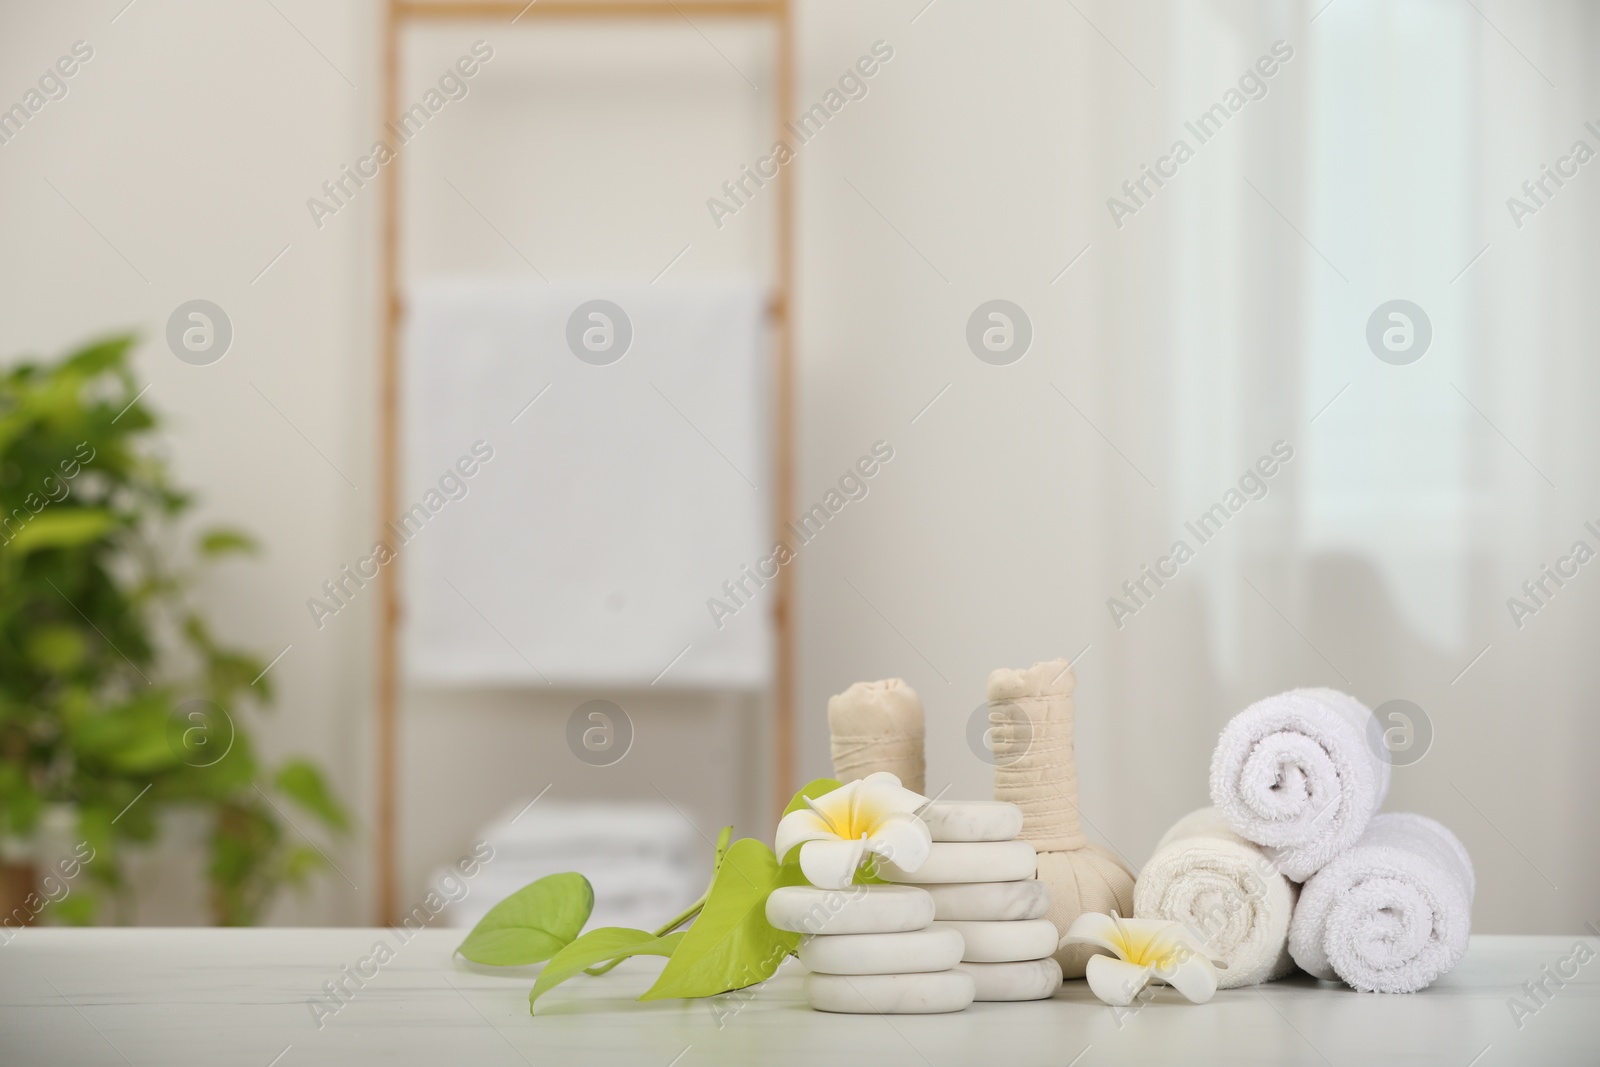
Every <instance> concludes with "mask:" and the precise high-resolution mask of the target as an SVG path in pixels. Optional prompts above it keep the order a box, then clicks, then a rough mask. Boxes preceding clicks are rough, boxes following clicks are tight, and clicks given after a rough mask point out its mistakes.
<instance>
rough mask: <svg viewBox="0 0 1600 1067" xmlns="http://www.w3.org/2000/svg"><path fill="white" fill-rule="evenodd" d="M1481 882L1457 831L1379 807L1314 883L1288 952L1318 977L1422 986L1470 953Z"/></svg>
mask: <svg viewBox="0 0 1600 1067" xmlns="http://www.w3.org/2000/svg"><path fill="white" fill-rule="evenodd" d="M1475 890H1476V883H1475V881H1474V879H1473V874H1472V860H1471V859H1470V858H1469V857H1468V856H1467V850H1466V849H1465V848H1464V847H1462V844H1461V842H1460V841H1458V840H1456V836H1455V835H1454V834H1452V833H1451V832H1450V831H1449V830H1446V829H1445V828H1444V827H1443V826H1441V825H1439V824H1438V823H1437V822H1434V821H1433V820H1432V819H1430V818H1427V817H1426V816H1423V815H1409V814H1405V813H1401V812H1391V813H1387V814H1384V815H1379V816H1377V817H1376V818H1375V819H1373V820H1372V822H1371V824H1370V825H1368V827H1367V832H1366V833H1365V834H1363V835H1361V840H1360V841H1358V842H1356V844H1355V847H1354V848H1352V849H1350V851H1348V852H1346V853H1344V854H1343V855H1341V856H1340V857H1339V858H1337V859H1335V860H1334V861H1333V862H1332V863H1330V864H1328V865H1327V866H1326V867H1324V868H1323V869H1322V870H1320V871H1318V872H1317V874H1316V877H1314V878H1312V879H1311V880H1310V881H1308V882H1307V883H1306V884H1305V886H1304V888H1303V889H1302V891H1301V893H1300V906H1299V907H1298V908H1296V909H1295V913H1294V921H1293V922H1291V923H1290V924H1289V953H1290V954H1291V955H1292V956H1293V957H1294V961H1295V962H1296V963H1298V964H1299V965H1300V966H1302V967H1304V968H1305V969H1306V970H1307V971H1310V972H1311V973H1312V974H1314V975H1316V976H1317V977H1318V978H1328V979H1332V978H1343V979H1344V980H1345V981H1346V982H1348V983H1349V984H1350V985H1351V986H1353V987H1355V988H1356V989H1359V990H1362V991H1363V992H1367V993H1415V992H1416V991H1417V990H1419V989H1424V988H1426V987H1427V986H1428V985H1429V984H1430V983H1431V982H1432V981H1433V980H1434V979H1435V978H1438V977H1439V976H1440V975H1442V974H1444V973H1445V972H1447V971H1449V970H1450V968H1452V967H1454V966H1455V965H1456V963H1457V962H1458V961H1459V960H1460V959H1461V956H1462V954H1463V953H1465V952H1466V951H1467V934H1468V933H1469V932H1470V931H1471V927H1472V896H1473V893H1474V892H1475Z"/></svg>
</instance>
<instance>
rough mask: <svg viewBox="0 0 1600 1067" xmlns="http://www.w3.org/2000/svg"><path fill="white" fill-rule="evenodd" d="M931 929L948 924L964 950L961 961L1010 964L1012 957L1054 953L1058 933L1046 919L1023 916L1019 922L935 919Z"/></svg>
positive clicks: (1032, 957)
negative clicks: (946, 920)
mask: <svg viewBox="0 0 1600 1067" xmlns="http://www.w3.org/2000/svg"><path fill="white" fill-rule="evenodd" d="M933 925H934V928H935V929H938V928H939V927H941V926H948V927H950V928H951V929H953V930H955V931H956V932H957V933H958V934H960V935H961V940H962V941H964V942H965V943H966V946H967V951H966V952H965V953H964V954H963V955H962V957H961V959H962V962H964V963H1011V962H1013V961H1015V960H1041V959H1044V958H1045V957H1046V956H1053V955H1055V951H1056V945H1057V943H1058V942H1059V941H1060V940H1061V935H1060V934H1058V933H1057V932H1056V927H1055V924H1054V923H1052V922H1051V921H1050V920H1049V919H1023V920H1022V921H1021V922H1003V923H986V922H965V921H959V920H958V921H954V922H936V923H934V924H933Z"/></svg>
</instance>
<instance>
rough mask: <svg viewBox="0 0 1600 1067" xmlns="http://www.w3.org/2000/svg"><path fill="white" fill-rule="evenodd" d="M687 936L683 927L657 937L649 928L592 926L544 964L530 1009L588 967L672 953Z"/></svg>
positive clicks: (531, 1010) (530, 1001)
mask: <svg viewBox="0 0 1600 1067" xmlns="http://www.w3.org/2000/svg"><path fill="white" fill-rule="evenodd" d="M684 936H685V935H684V934H683V933H682V932H681V931H680V932H679V933H675V934H667V935H666V936H665V937H657V936H656V935H655V934H652V933H650V932H649V931H647V930H630V929H628V928H627V927H626V926H602V927H600V929H598V930H590V931H589V932H588V933H586V934H584V935H583V936H582V937H580V938H578V940H576V941H574V942H573V943H572V944H570V945H568V946H567V947H566V948H564V949H562V950H561V951H560V952H557V953H556V954H555V955H554V956H552V957H551V958H550V962H549V963H547V964H545V965H544V970H542V971H540V972H539V980H538V981H537V982H536V983H534V986H533V992H531V993H529V994H528V1011H529V1013H530V1014H531V1013H532V1012H533V1003H534V1001H536V1000H538V999H539V998H540V997H541V996H543V995H544V994H545V993H548V992H549V991H550V990H551V989H553V988H554V987H556V986H558V985H560V984H561V983H562V982H565V981H566V980H567V979H568V978H571V977H572V976H573V975H575V974H577V973H578V972H579V971H581V970H583V969H584V968H586V967H589V966H592V965H593V964H596V963H601V962H604V961H608V960H616V961H621V960H623V959H626V958H627V957H629V956H670V955H672V953H673V951H674V950H675V949H677V947H678V943H679V942H680V941H682V940H683V938H684Z"/></svg>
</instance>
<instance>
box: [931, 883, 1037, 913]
mask: <svg viewBox="0 0 1600 1067" xmlns="http://www.w3.org/2000/svg"><path fill="white" fill-rule="evenodd" d="M923 888H924V889H926V890H927V891H928V895H929V896H931V897H933V917H934V918H935V919H979V920H982V921H984V922H1001V921H1007V920H1013V919H1042V918H1044V916H1045V913H1046V912H1047V911H1049V910H1050V886H1049V884H1048V883H1046V882H1041V881H1038V880H1037V879H1034V878H1024V879H1022V880H1020V881H1016V882H948V883H945V884H943V885H939V884H932V885H926V886H924V887H923Z"/></svg>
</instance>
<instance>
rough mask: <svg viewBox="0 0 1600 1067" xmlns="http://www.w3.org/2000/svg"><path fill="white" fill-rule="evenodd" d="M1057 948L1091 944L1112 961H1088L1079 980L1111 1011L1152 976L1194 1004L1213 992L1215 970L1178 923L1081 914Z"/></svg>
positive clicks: (1095, 958)
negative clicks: (1109, 1007)
mask: <svg viewBox="0 0 1600 1067" xmlns="http://www.w3.org/2000/svg"><path fill="white" fill-rule="evenodd" d="M1061 944H1062V945H1096V946H1098V947H1100V948H1103V949H1105V950H1106V951H1107V952H1114V953H1116V958H1115V959H1113V958H1112V957H1110V956H1101V955H1095V956H1090V957H1089V963H1088V965H1087V967H1086V968H1085V971H1084V977H1085V978H1087V979H1088V980H1089V988H1090V989H1092V990H1093V991H1094V995H1095V996H1097V997H1099V998H1100V999H1101V1000H1103V1001H1105V1002H1106V1003H1107V1004H1112V1005H1115V1006H1117V1007H1126V1006H1127V1005H1129V1004H1131V1003H1133V999H1134V998H1135V997H1137V996H1138V995H1139V994H1140V993H1141V992H1142V991H1143V990H1144V987H1145V986H1146V985H1148V984H1149V982H1150V980H1151V979H1152V978H1154V979H1158V980H1160V981H1163V982H1165V983H1167V984H1168V985H1170V986H1172V988H1174V989H1176V990H1177V991H1178V992H1180V993H1182V994H1183V995H1184V996H1185V997H1188V998H1189V999H1190V1000H1192V1001H1193V1002H1194V1003H1196V1004H1204V1003H1205V1002H1206V1001H1208V1000H1210V999H1211V994H1213V993H1215V992H1216V991H1217V968H1216V965H1215V963H1213V961H1212V960H1211V958H1210V957H1209V956H1207V955H1206V953H1205V951H1204V950H1203V949H1202V948H1201V947H1200V946H1199V945H1198V944H1196V943H1195V941H1194V939H1193V935H1191V934H1190V933H1189V930H1188V928H1187V927H1186V926H1184V925H1183V924H1182V923H1176V922H1168V921H1166V920H1164V919H1124V918H1122V917H1121V916H1119V915H1118V914H1117V913H1116V912H1112V913H1111V914H1110V915H1102V914H1100V913H1099V912H1093V911H1091V912H1085V913H1084V914H1082V915H1080V916H1078V917H1077V918H1076V919H1074V920H1073V921H1072V925H1071V926H1069V927H1068V928H1067V935H1066V936H1065V937H1063V938H1062V939H1061Z"/></svg>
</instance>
